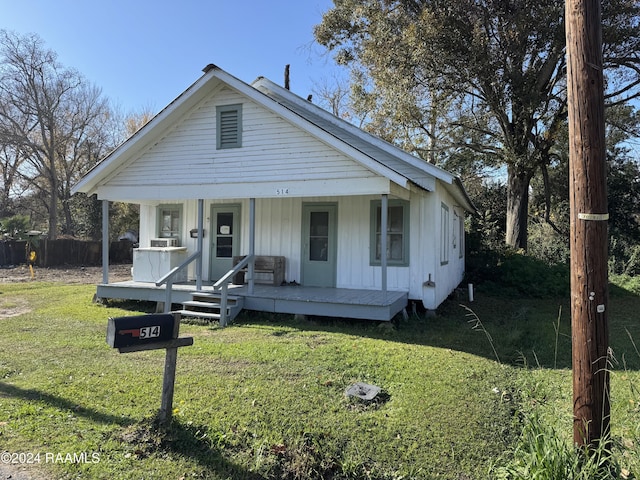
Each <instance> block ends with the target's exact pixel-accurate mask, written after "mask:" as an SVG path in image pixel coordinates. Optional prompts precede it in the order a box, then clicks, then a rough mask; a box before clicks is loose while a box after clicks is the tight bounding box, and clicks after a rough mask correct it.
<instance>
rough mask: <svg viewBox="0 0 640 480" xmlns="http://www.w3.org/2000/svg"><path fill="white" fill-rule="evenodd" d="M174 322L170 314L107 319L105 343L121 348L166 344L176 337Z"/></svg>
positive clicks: (176, 331)
mask: <svg viewBox="0 0 640 480" xmlns="http://www.w3.org/2000/svg"><path fill="white" fill-rule="evenodd" d="M176 321H177V320H176V318H175V317H174V316H173V315H172V314H170V313H165V314H152V315H137V316H132V317H116V318H109V323H108V325H107V343H108V344H109V345H110V346H111V347H114V348H122V347H133V346H144V345H148V344H154V343H159V342H166V341H169V340H172V339H174V338H176V337H177V333H178V329H177V328H176Z"/></svg>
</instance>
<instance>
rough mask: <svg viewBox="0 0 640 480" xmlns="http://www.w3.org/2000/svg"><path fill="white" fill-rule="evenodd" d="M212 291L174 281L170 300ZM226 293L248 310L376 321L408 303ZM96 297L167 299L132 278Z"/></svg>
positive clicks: (355, 292) (388, 298)
mask: <svg viewBox="0 0 640 480" xmlns="http://www.w3.org/2000/svg"><path fill="white" fill-rule="evenodd" d="M214 291H215V290H214V287H213V286H212V285H202V286H201V287H200V288H199V289H197V288H196V286H195V284H194V283H193V282H184V283H175V284H173V286H172V294H171V301H172V302H173V303H175V304H182V303H184V302H188V301H189V300H191V298H192V296H193V294H194V293H196V292H205V293H213V292H214ZM229 295H230V296H237V297H243V301H244V308H245V309H248V310H255V311H260V312H269V313H288V314H300V315H317V316H330V317H344V318H358V319H368V320H379V321H390V320H391V319H393V317H394V316H395V315H396V314H398V313H400V312H403V311H404V309H405V307H406V306H407V302H408V292H402V291H391V290H389V291H386V292H382V291H379V290H361V289H347V288H323V287H303V286H300V285H282V286H271V285H261V284H256V285H254V286H253V292H251V293H250V292H249V286H248V285H229ZM96 296H97V297H98V298H104V299H128V300H143V301H153V302H158V303H163V302H165V299H166V285H161V286H157V285H156V284H155V283H151V282H134V281H126V282H116V283H106V284H105V283H103V284H99V285H98V286H97V293H96ZM165 308H166V307H165Z"/></svg>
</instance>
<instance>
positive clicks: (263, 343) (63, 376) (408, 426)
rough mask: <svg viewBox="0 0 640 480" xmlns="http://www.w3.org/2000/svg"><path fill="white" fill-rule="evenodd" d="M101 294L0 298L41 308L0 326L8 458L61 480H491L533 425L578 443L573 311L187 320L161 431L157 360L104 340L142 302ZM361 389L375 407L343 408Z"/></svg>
mask: <svg viewBox="0 0 640 480" xmlns="http://www.w3.org/2000/svg"><path fill="white" fill-rule="evenodd" d="M94 291H95V287H93V286H64V285H60V284H45V283H25V284H12V285H1V286H0V307H2V306H3V305H4V306H5V307H10V306H12V305H21V306H24V305H28V306H29V307H30V308H31V311H30V312H29V313H25V314H22V315H20V316H15V317H10V318H6V319H0V325H2V332H3V333H2V335H0V452H2V451H8V452H14V453H31V454H33V455H36V454H38V453H39V454H40V458H39V460H40V463H39V465H36V466H34V468H36V467H37V468H39V469H40V470H41V471H44V472H46V474H47V476H49V477H51V478H69V479H71V478H88V479H94V478H96V479H98V478H104V479H129V478H130V479H141V478H144V479H151V478H157V479H180V478H185V479H187V478H206V479H227V478H229V479H240V478H247V479H260V478H273V479H277V478H285V479H289V478H290V479H294V478H300V479H304V478H334V479H339V478H353V479H356V478H358V479H359V478H371V479H401V478H407V479H408V478H424V479H432V478H438V479H440V478H441V479H455V480H461V479H486V478H489V477H490V476H489V474H488V470H489V467H490V466H491V465H492V464H495V463H496V462H497V463H500V462H503V461H506V457H505V456H504V452H505V451H506V450H509V449H510V448H512V447H513V445H514V444H515V442H516V440H517V437H518V435H519V432H520V429H521V423H520V419H521V418H522V416H521V413H522V412H525V413H526V412H529V411H532V410H535V411H536V412H538V413H539V414H540V415H541V417H542V418H543V419H544V420H545V421H546V422H549V423H550V424H552V425H554V427H556V428H558V429H559V431H561V432H566V436H567V439H569V438H570V436H571V372H570V364H571V354H570V337H569V310H568V307H567V305H566V303H567V302H566V300H564V301H551V300H531V299H518V300H515V299H502V298H495V297H494V298H487V297H484V296H483V295H482V294H479V295H478V296H477V298H476V302H474V303H473V304H470V305H469V306H470V307H472V309H473V312H474V313H475V314H476V315H477V317H478V318H479V319H480V321H481V322H482V323H481V325H476V327H477V328H475V329H474V328H472V327H473V326H474V323H473V322H470V320H473V318H472V317H471V316H470V315H469V311H467V310H466V309H464V308H462V307H461V306H460V303H464V302H462V301H461V302H458V301H450V302H448V303H447V304H446V305H444V306H443V307H442V308H441V309H440V310H439V312H438V315H437V316H435V317H429V318H424V317H412V318H411V319H410V320H409V321H401V322H400V323H399V324H397V325H394V324H379V323H375V322H354V321H343V320H316V321H308V320H293V319H292V318H291V317H289V316H265V315H261V314H257V313H254V312H245V313H244V314H243V315H242V316H241V317H239V318H238V319H237V321H236V323H235V324H233V325H232V326H230V327H228V328H226V329H218V328H215V327H214V328H212V327H210V326H202V325H183V326H182V329H181V333H182V335H189V336H193V337H194V339H195V343H194V345H193V346H191V347H185V348H182V349H180V352H179V355H178V370H177V380H176V387H175V397H174V407H175V409H174V421H173V423H172V424H171V425H170V427H169V428H168V429H166V430H163V429H159V428H156V427H155V426H154V422H153V417H154V415H155V413H156V412H157V410H158V408H159V406H160V390H161V383H162V372H163V364H164V352H163V351H154V352H145V353H130V354H119V353H117V351H115V350H112V349H110V348H109V347H108V346H107V344H106V342H105V332H106V323H107V318H108V317H110V316H121V315H128V314H137V313H139V312H140V311H141V310H140V309H144V308H147V307H148V305H145V304H140V305H135V304H133V306H132V304H115V303H112V304H111V305H110V306H109V307H105V306H101V305H95V304H92V303H91V298H92V295H93V293H94ZM123 306H126V307H127V309H126V310H124V309H122V308H119V307H123ZM136 308H138V309H139V310H135V309H136ZM0 309H1V308H0ZM638 311H640V297H638V296H637V295H633V294H630V293H626V292H624V291H622V290H620V289H616V290H615V291H614V292H612V298H611V307H610V320H611V332H612V334H611V346H612V348H613V351H614V354H615V358H616V359H617V363H615V364H614V365H613V369H614V371H613V373H612V403H613V407H612V411H613V420H612V425H613V433H614V440H615V441H616V444H621V445H623V446H624V447H625V448H624V449H622V450H620V451H619V452H618V457H617V458H618V461H619V462H620V464H621V466H622V467H623V468H625V469H626V470H625V472H629V476H628V478H635V477H638V476H640V460H639V459H638V454H639V449H638V444H639V443H640V427H639V426H638V425H640V391H639V388H640V355H639V354H638V352H637V351H636V348H635V347H634V344H633V340H635V341H637V344H638V345H640V321H638V314H637V312H638ZM556 332H557V333H556ZM490 339H491V341H490ZM498 359H499V360H500V361H498ZM358 381H363V382H368V383H373V384H376V385H378V386H380V387H382V388H383V390H384V394H385V395H383V398H382V400H381V401H380V402H378V403H376V404H373V405H367V404H361V403H358V402H355V401H353V400H349V399H347V398H346V397H345V396H344V391H345V389H346V388H347V387H348V386H349V385H350V384H352V383H354V382H358ZM47 454H50V455H49V456H46V455H47ZM51 454H53V456H52V455H51ZM57 454H61V455H59V456H55V455H57ZM67 454H71V456H68V455H67ZM73 454H76V458H75V459H72V457H73ZM23 457H24V456H23ZM5 458H6V457H5ZM34 458H35V457H34ZM52 458H53V459H55V462H53V460H52ZM70 459H71V461H69V460H70ZM65 460H67V461H66V462H65ZM47 461H49V463H47ZM633 475H635V477H633Z"/></svg>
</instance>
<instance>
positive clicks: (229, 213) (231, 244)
mask: <svg viewBox="0 0 640 480" xmlns="http://www.w3.org/2000/svg"><path fill="white" fill-rule="evenodd" d="M210 231H211V269H210V275H209V279H210V280H211V281H214V282H215V281H216V280H219V279H220V278H221V277H222V276H223V275H224V274H225V273H227V272H228V271H229V270H231V269H232V268H233V257H234V256H235V255H239V251H240V205H212V206H211V230H210Z"/></svg>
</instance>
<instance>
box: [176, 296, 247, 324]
mask: <svg viewBox="0 0 640 480" xmlns="http://www.w3.org/2000/svg"><path fill="white" fill-rule="evenodd" d="M191 298H192V300H189V301H186V302H183V303H182V307H183V308H182V309H181V310H178V311H177V312H176V313H180V315H182V317H191V318H202V319H205V320H211V321H216V320H217V321H220V309H221V295H220V294H219V293H215V292H214V293H205V292H194V293H192V294H191ZM243 306H244V297H238V296H233V295H229V296H228V297H227V315H226V316H227V318H226V321H227V323H229V322H231V321H233V319H235V318H236V317H237V316H238V314H239V313H240V311H241V310H242V308H243ZM222 326H224V325H222Z"/></svg>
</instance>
